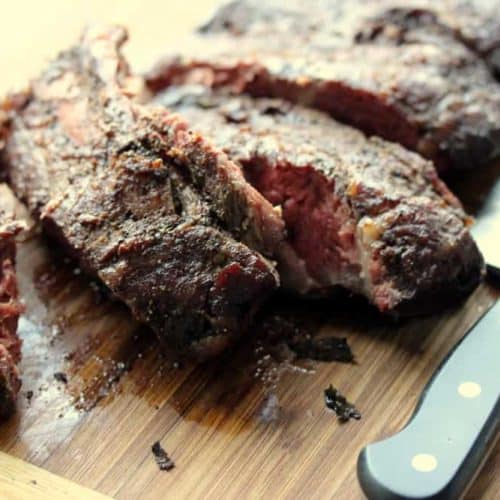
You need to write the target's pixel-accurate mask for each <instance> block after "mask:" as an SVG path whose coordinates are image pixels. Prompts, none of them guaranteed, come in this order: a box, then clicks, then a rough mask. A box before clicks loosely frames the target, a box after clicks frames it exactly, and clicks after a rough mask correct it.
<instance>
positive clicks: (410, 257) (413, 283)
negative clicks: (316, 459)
mask: <svg viewBox="0 0 500 500" xmlns="http://www.w3.org/2000/svg"><path fill="white" fill-rule="evenodd" d="M155 100H156V102H158V103H161V104H163V105H165V106H167V107H168V108H170V109H173V110H175V111H178V112H179V113H181V114H183V115H184V116H185V117H186V118H187V119H188V121H189V122H190V123H191V124H192V125H193V126H194V127H195V128H196V130H197V131H199V132H200V133H202V134H204V135H206V136H210V137H212V138H213V140H214V142H215V144H216V145H217V146H219V147H220V148H222V149H223V150H224V151H225V152H227V154H228V155H229V157H230V158H232V159H233V160H236V161H237V162H238V163H239V164H240V165H241V166H242V167H243V169H244V172H245V175H246V177H247V179H248V180H249V181H250V182H251V183H252V184H253V185H254V186H255V187H256V188H257V189H258V190H259V191H260V192H261V193H262V194H263V195H264V196H265V197H266V198H267V199H268V200H269V201H270V202H271V203H272V204H273V205H275V206H276V207H280V209H281V210H282V213H283V218H284V220H285V222H286V224H287V229H288V243H289V246H288V247H287V248H284V250H283V252H282V253H281V255H280V256H279V268H280V274H281V277H282V282H283V283H284V285H286V286H288V287H289V288H291V289H293V290H296V291H298V292H301V293H307V292H311V291H313V292H315V293H324V292H329V291H331V290H330V289H331V287H332V286H336V285H340V286H342V287H344V288H347V289H348V290H350V291H353V292H356V293H361V294H364V295H365V296H366V297H368V299H369V300H370V301H371V302H372V303H374V304H375V305H376V306H377V307H378V308H379V309H380V310H381V311H393V312H400V313H402V314H406V313H420V312H427V311H429V310H432V309H437V308H442V307H443V304H444V303H448V302H450V301H451V300H454V299H456V298H457V297H459V296H464V295H465V294H467V293H469V292H470V291H471V290H472V289H473V288H474V287H475V286H476V285H477V284H478V282H479V279H480V276H481V270H482V259H481V256H480V253H479V251H478V249H477V247H476V245H475V243H474V242H473V240H472V238H471V236H470V234H469V231H468V229H467V225H468V223H469V220H468V218H467V216H466V215H465V213H464V212H463V211H462V209H461V206H460V203H459V202H458V201H457V199H456V198H455V197H454V196H453V194H452V193H451V192H450V191H449V190H448V189H447V187H446V186H445V185H444V183H443V182H442V181H441V180H439V178H438V176H437V173H436V171H435V169H434V167H433V165H432V164H431V163H430V162H428V161H426V160H423V159H422V158H421V157H419V156H418V155H416V154H415V153H411V152H409V151H407V150H405V149H404V148H402V147H401V146H398V145H396V144H393V143H388V142H385V141H383V140H381V139H378V138H367V137H366V136H364V135H363V134H362V133H361V132H359V131H357V130H355V129H353V128H351V127H349V126H346V125H341V124H340V123H338V122H336V121H334V120H333V119H331V118H330V117H329V116H328V115H326V114H324V113H320V112H317V111H312V110H307V109H304V108H301V107H298V106H293V105H291V104H290V103H287V102H285V101H282V100H278V99H252V98H250V97H230V96H227V95H222V94H217V93H214V92H213V91H210V90H208V89H207V88H203V87H199V86H198V87H196V86H191V87H189V86H185V87H172V88H169V89H167V90H165V91H164V92H163V93H160V94H159V95H157V96H156V98H155Z"/></svg>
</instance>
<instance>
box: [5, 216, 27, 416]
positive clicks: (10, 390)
mask: <svg viewBox="0 0 500 500" xmlns="http://www.w3.org/2000/svg"><path fill="white" fill-rule="evenodd" d="M22 228H23V226H22V224H20V223H17V222H14V221H12V220H10V219H9V218H8V217H7V215H6V214H5V212H3V211H1V210H0V420H3V419H6V418H7V417H9V416H10V415H11V414H12V413H13V412H14V410H15V405H16V399H17V394H18V392H19V389H20V388H21V379H20V377H19V371H18V369H17V363H19V361H20V359H21V340H20V339H19V337H18V336H17V322H18V319H19V314H20V313H21V311H22V307H21V304H20V303H19V300H18V290H17V282H16V275H15V269H14V266H15V254H16V246H15V241H14V237H15V235H16V234H17V233H18V232H19V231H21V229H22Z"/></svg>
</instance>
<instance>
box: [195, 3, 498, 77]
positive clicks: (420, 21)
mask: <svg viewBox="0 0 500 500" xmlns="http://www.w3.org/2000/svg"><path fill="white" fill-rule="evenodd" d="M416 25H419V26H420V27H425V28H428V29H430V30H431V31H432V30H435V29H438V30H439V31H440V32H441V33H442V34H443V33H448V34H449V35H451V36H452V37H453V38H455V40H458V41H460V42H461V43H463V44H465V45H467V46H468V47H469V48H470V49H471V50H473V51H474V52H476V53H477V54H478V55H479V56H480V57H482V58H483V59H484V60H485V61H486V62H487V63H488V64H489V66H490V67H491V69H492V71H493V73H495V74H496V76H497V77H499V78H500V14H499V13H498V12H497V6H496V5H495V2H492V1H491V0H442V1H440V2H436V1H434V0H312V1H308V2H303V1H300V0H287V1H284V0H269V1H267V2H266V3H265V4H264V3H262V2H260V1H259V0H237V1H235V2H230V3H228V4H226V5H224V6H222V7H221V8H220V9H218V10H217V12H216V13H215V15H214V16H213V18H212V19H210V20H209V21H208V22H207V23H206V24H205V25H204V26H202V28H201V29H200V31H201V32H203V33H221V32H230V33H231V34H233V35H243V34H250V33H251V34H254V35H258V36H266V35H271V34H275V33H276V30H277V29H278V31H279V32H283V31H286V32H289V33H290V32H291V33H294V34H295V35H296V36H297V35H298V36H300V37H302V38H304V37H306V38H307V39H308V42H309V43H312V44H318V45H320V46H325V43H326V44H328V45H330V46H332V47H337V48H338V47H339V46H342V45H344V46H345V45H349V44H352V43H359V42H360V41H362V40H366V35H367V34H368V33H371V34H372V35H375V36H376V37H379V36H380V35H381V34H385V35H387V38H388V39H392V40H393V41H395V42H397V43H400V41H401V38H400V35H401V28H404V27H405V26H406V28H408V27H409V26H411V27H412V28H414V27H415V26H416Z"/></svg>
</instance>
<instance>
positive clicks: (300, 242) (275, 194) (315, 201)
mask: <svg viewBox="0 0 500 500" xmlns="http://www.w3.org/2000/svg"><path fill="white" fill-rule="evenodd" d="M257 163H258V164H256V163H255V162H252V163H251V164H250V165H248V164H247V165H244V167H245V175H246V176H247V178H248V180H249V181H250V182H251V183H252V184H253V185H254V186H255V187H256V188H257V190H259V191H260V192H261V193H262V194H263V195H264V196H265V197H266V198H267V199H268V200H269V201H270V202H271V203H272V204H273V205H280V206H281V208H282V211H283V218H284V220H285V222H286V226H287V231H288V243H289V244H290V245H291V246H292V248H293V249H294V250H295V252H296V254H297V255H298V256H299V257H300V258H301V259H303V260H304V262H305V264H306V267H307V271H308V273H309V275H310V276H311V277H312V278H313V279H314V280H315V281H316V282H317V283H318V284H319V285H320V286H324V287H328V286H331V285H337V284H341V285H345V286H348V287H349V288H351V289H352V288H354V289H356V288H358V289H359V287H360V283H359V281H360V266H359V256H358V251H357V247H356V240H355V229H356V228H355V221H354V219H353V217H352V214H351V211H350V208H349V206H348V205H347V204H346V203H345V202H343V200H341V199H340V198H339V197H338V196H336V195H335V193H334V185H333V181H332V180H329V179H327V178H325V177H324V176H323V175H321V173H319V172H317V171H316V170H314V169H313V168H311V167H309V166H304V167H296V166H290V165H287V164H278V165H276V166H271V165H266V164H265V163H264V162H263V161H261V162H257Z"/></svg>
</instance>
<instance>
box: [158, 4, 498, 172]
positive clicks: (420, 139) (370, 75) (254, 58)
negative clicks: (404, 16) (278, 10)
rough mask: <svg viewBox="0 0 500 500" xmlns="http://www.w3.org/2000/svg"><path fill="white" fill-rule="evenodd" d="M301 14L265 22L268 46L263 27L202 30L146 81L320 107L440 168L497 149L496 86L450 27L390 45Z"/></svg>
mask: <svg viewBox="0 0 500 500" xmlns="http://www.w3.org/2000/svg"><path fill="white" fill-rule="evenodd" d="M292 5H293V3H292ZM304 5H306V4H304ZM313 10H314V9H313ZM266 12H267V10H264V11H262V16H265V13H266ZM271 12H272V11H271ZM320 12H321V11H320ZM326 12H327V11H326ZM300 17H301V18H303V19H305V21H303V23H304V24H306V26H307V29H306V28H302V29H301V28H300V26H301V24H300V21H298V20H297V19H296V18H292V19H293V22H292V21H290V22H285V21H286V20H287V18H286V17H285V18H284V20H283V18H282V16H280V15H278V14H277V15H275V16H273V15H270V16H269V18H265V19H266V22H265V23H264V25H263V26H264V27H266V29H267V30H269V33H273V38H272V39H273V43H272V44H269V43H268V42H267V41H266V40H268V37H266V36H263V34H262V33H263V31H262V30H263V28H262V25H261V24H258V23H257V26H260V28H259V30H260V31H259V30H258V29H257V28H255V30H254V31H250V33H247V34H245V35H244V36H239V37H238V39H237V40H235V35H233V34H218V35H210V36H209V35H205V36H204V37H201V40H198V41H197V43H195V42H193V47H192V50H190V51H187V52H186V54H183V55H180V56H172V57H167V58H165V59H164V60H163V61H162V62H160V63H159V64H158V65H157V66H156V67H155V68H154V69H153V70H152V71H151V72H150V74H149V77H148V81H149V85H150V87H151V88H152V89H153V90H154V91H157V90H159V89H161V88H162V87H163V86H165V85H172V84H175V85H181V84H185V83H202V84H204V85H211V86H212V87H227V88H230V89H231V90H232V91H233V92H235V93H241V92H246V93H249V94H251V95H253V96H254V97H280V98H284V99H287V100H290V101H292V102H294V103H299V104H302V105H306V106H309V107H315V108H319V109H321V110H323V111H327V112H329V113H331V114H332V115H333V116H334V117H335V118H337V119H339V120H340V121H343V122H346V123H348V124H350V125H354V126H356V127H358V128H360V129H362V130H363V131H364V132H365V133H367V134H369V135H371V134H374V135H378V136H381V137H383V138H386V139H388V140H391V141H395V142H399V143H401V144H402V145H403V146H405V147H407V148H409V149H412V150H414V151H417V152H419V153H420V154H422V155H423V156H425V157H427V158H430V159H432V160H434V161H435V162H436V164H437V166H438V167H439V168H440V169H441V170H444V169H446V168H448V167H449V166H454V167H469V168H474V167H476V166H477V165H478V164H480V163H485V162H488V161H490V160H491V159H492V158H495V157H496V156H498V155H499V154H500V125H499V124H500V86H499V85H498V83H497V82H496V81H495V79H494V78H493V76H492V75H491V73H490V71H489V69H488V67H487V66H486V65H485V63H484V62H483V61H482V60H481V59H479V58H478V57H477V55H476V54H475V53H474V52H472V51H471V50H469V49H468V48H467V47H466V46H465V45H464V44H463V43H461V42H459V41H457V40H456V39H455V38H454V37H453V36H450V33H448V32H447V31H446V30H445V31H443V30H441V29H432V30H429V29H427V28H425V27H422V25H421V24H419V23H416V25H415V26H413V24H411V23H409V24H408V25H405V26H404V27H403V28H401V30H400V31H399V33H404V36H403V35H401V36H400V37H397V36H396V40H392V39H391V41H390V42H388V40H389V38H390V37H389V36H388V35H387V34H386V35H384V36H382V35H380V33H379V32H378V31H377V30H375V34H374V33H372V29H374V24H373V23H374V21H372V22H370V23H368V21H366V22H365V24H360V25H359V29H352V27H353V26H356V27H358V25H357V24H356V23H355V22H354V21H351V24H349V23H347V27H346V26H345V25H344V24H340V25H334V26H333V27H330V29H329V30H326V29H323V28H324V24H321V23H320V21H317V20H316V16H315V14H312V15H311V17H310V18H308V16H307V15H305V14H303V15H302V16H297V18H299V19H300ZM326 17H327V18H328V16H327V15H326ZM396 17H397V16H396ZM396 17H395V18H396ZM266 23H267V24H266ZM273 23H275V24H273ZM297 24H298V27H297ZM375 24H376V23H375ZM311 26H312V27H311ZM337 27H338V28H339V29H338V30H336V28H337ZM363 30H364V31H363ZM233 31H234V30H233ZM354 33H356V34H357V35H360V39H359V40H358V42H356V39H353V36H354ZM370 38H372V39H371V40H370ZM383 40H384V41H383ZM361 41H363V43H361ZM188 52H189V53H188Z"/></svg>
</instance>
